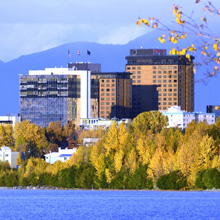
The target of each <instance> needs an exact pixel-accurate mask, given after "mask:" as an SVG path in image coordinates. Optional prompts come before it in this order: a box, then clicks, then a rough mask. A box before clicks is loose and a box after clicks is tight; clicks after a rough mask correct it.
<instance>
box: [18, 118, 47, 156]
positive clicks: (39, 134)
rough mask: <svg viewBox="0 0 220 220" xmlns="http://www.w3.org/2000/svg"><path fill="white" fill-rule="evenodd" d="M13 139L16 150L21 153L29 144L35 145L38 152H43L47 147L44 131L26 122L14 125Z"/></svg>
mask: <svg viewBox="0 0 220 220" xmlns="http://www.w3.org/2000/svg"><path fill="white" fill-rule="evenodd" d="M14 138H15V147H16V149H17V150H19V151H23V152H25V150H26V146H27V145H30V143H31V144H34V145H36V147H37V148H38V150H39V151H40V152H43V151H45V149H46V148H47V146H48V142H47V139H46V137H45V132H44V129H43V128H40V127H38V126H37V125H36V124H34V123H30V121H28V120H26V121H22V122H19V123H16V124H15V131H14Z"/></svg>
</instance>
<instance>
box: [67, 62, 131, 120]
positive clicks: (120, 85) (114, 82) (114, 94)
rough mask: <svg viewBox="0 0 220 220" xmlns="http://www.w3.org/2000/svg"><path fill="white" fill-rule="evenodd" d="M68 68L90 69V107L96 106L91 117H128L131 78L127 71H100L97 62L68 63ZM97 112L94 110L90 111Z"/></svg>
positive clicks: (129, 114)
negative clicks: (96, 109)
mask: <svg viewBox="0 0 220 220" xmlns="http://www.w3.org/2000/svg"><path fill="white" fill-rule="evenodd" d="M68 67H69V68H74V69H76V70H90V71H91V95H92V97H93V99H92V100H91V108H92V109H93V107H94V106H95V107H96V106H98V114H96V115H95V114H93V115H91V118H95V117H100V118H105V119H110V118H115V117H116V118H119V119H121V118H130V117H131V107H132V80H131V78H130V75H131V73H129V72H101V65H100V64H97V63H69V65H68ZM92 112H94V113H97V112H96V111H92Z"/></svg>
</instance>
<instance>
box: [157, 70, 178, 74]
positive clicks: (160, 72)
mask: <svg viewBox="0 0 220 220" xmlns="http://www.w3.org/2000/svg"><path fill="white" fill-rule="evenodd" d="M162 72H163V73H164V74H167V73H169V74H172V73H175V74H176V73H178V72H177V71H176V70H175V71H172V70H169V71H153V74H162Z"/></svg>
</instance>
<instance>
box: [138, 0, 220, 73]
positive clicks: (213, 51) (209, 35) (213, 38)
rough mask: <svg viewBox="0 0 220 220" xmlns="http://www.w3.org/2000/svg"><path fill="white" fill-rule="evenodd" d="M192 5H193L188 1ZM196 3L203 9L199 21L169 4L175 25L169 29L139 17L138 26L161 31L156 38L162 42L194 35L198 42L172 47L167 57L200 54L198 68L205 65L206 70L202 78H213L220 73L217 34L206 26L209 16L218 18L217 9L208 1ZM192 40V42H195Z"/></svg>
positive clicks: (197, 0)
mask: <svg viewBox="0 0 220 220" xmlns="http://www.w3.org/2000/svg"><path fill="white" fill-rule="evenodd" d="M190 4H192V2H190ZM195 4H197V5H199V6H202V8H203V9H202V13H203V15H202V17H201V20H200V21H197V20H196V19H194V17H193V11H192V14H191V15H188V14H186V13H184V11H183V10H182V8H181V6H178V5H172V7H171V11H172V12H173V15H174V20H173V23H174V24H176V26H175V27H174V28H173V27H172V28H170V27H169V26H168V25H166V24H164V23H163V21H162V19H159V18H155V17H150V18H148V19H145V18H140V19H139V20H138V21H137V24H138V25H139V26H140V25H142V24H143V25H146V26H147V27H149V28H152V29H156V30H160V31H162V32H163V34H162V35H161V36H160V37H159V38H158V40H159V41H160V42H161V43H164V42H165V41H168V42H171V43H172V44H174V45H175V44H177V43H178V42H179V41H182V40H184V39H186V38H188V37H189V36H195V38H196V40H197V42H198V43H197V42H195V43H194V42H190V44H189V45H188V46H187V47H178V46H174V47H172V49H171V50H170V55H180V56H186V57H187V58H188V59H189V60H190V59H191V56H190V55H193V54H195V53H197V55H199V54H201V58H200V59H199V60H198V61H197V63H196V64H197V65H199V66H200V65H206V66H207V71H206V72H205V73H204V74H205V76H207V77H210V76H214V75H216V73H218V72H219V65H220V47H219V44H220V37H219V36H218V35H217V34H216V31H212V30H211V28H210V27H209V25H208V19H209V17H212V19H213V18H216V19H219V16H220V12H219V9H218V8H216V7H215V6H214V4H213V3H212V2H211V1H207V0H195ZM194 41H195V40H194Z"/></svg>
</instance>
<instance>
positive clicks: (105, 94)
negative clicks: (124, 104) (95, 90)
mask: <svg viewBox="0 0 220 220" xmlns="http://www.w3.org/2000/svg"><path fill="white" fill-rule="evenodd" d="M119 95H120V94H118V96H119ZM101 96H110V93H101ZM111 96H115V93H111Z"/></svg>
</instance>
